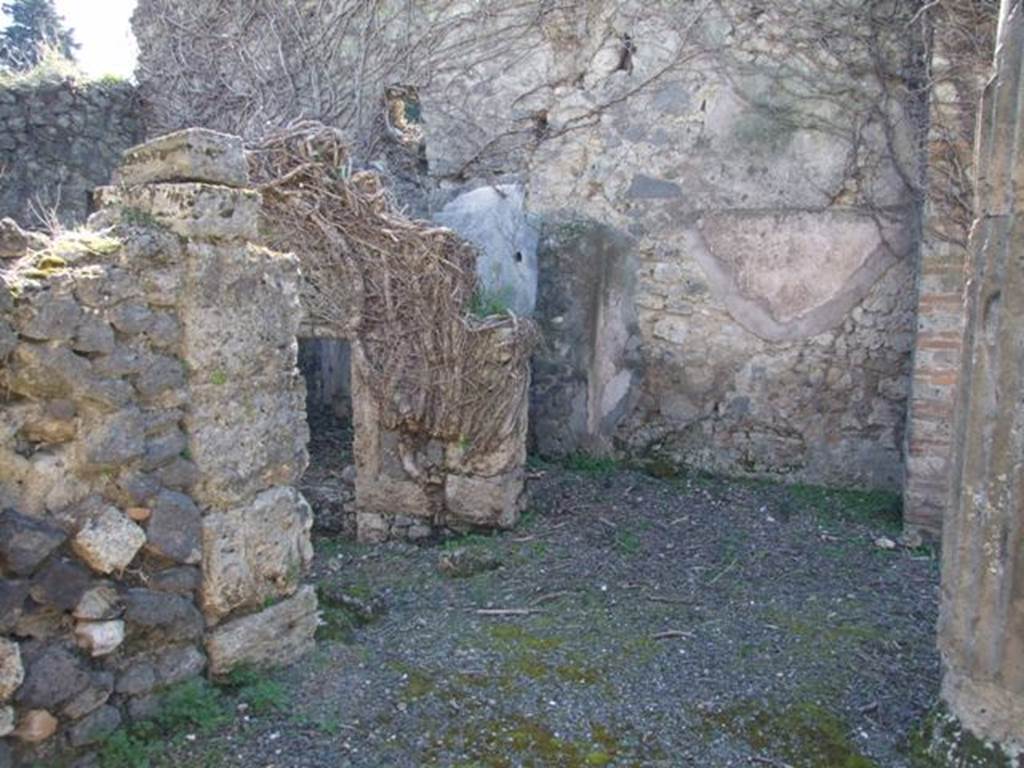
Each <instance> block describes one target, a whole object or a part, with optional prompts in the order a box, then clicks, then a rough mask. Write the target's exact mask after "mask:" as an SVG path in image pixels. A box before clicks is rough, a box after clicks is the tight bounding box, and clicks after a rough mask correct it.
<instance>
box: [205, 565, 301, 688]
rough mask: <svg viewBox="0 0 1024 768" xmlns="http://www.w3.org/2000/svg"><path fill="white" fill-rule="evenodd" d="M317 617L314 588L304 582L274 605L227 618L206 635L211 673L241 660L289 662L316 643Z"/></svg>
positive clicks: (225, 671)
mask: <svg viewBox="0 0 1024 768" xmlns="http://www.w3.org/2000/svg"><path fill="white" fill-rule="evenodd" d="M318 620H319V617H318V611H317V603H316V589H315V588H314V587H312V586H308V585H307V586H305V587H303V588H302V589H300V590H299V591H298V592H297V593H296V594H295V596H294V597H291V598H289V599H287V600H284V601H282V602H280V603H278V604H277V605H273V606H271V607H270V608H267V609H265V610H263V611H260V612H259V613H255V614H253V615H251V616H245V617H243V618H240V619H235V620H234V621H230V622H228V623H226V624H224V625H222V626H220V627H218V628H217V629H215V630H213V632H212V633H210V635H208V637H207V641H206V650H207V653H208V655H209V658H210V673H211V674H213V675H225V674H227V673H228V672H230V671H231V670H232V669H234V668H235V667H237V666H239V665H240V664H253V665H259V666H263V665H273V666H279V665H284V664H290V663H292V662H293V661H295V660H297V659H298V658H300V657H301V656H303V655H305V654H306V653H309V652H310V651H312V650H313V648H314V647H315V641H314V639H313V635H314V634H315V633H316V627H317V622H318Z"/></svg>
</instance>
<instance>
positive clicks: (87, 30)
mask: <svg viewBox="0 0 1024 768" xmlns="http://www.w3.org/2000/svg"><path fill="white" fill-rule="evenodd" d="M135 3H136V0H55V3H54V4H55V5H56V7H57V12H58V13H59V14H60V15H61V16H63V17H64V21H65V22H66V23H67V26H68V27H70V28H71V29H72V30H74V33H75V40H76V41H77V42H78V43H79V44H80V45H81V46H82V47H81V48H80V49H79V50H78V64H79V66H80V67H81V68H82V69H83V70H85V72H86V73H87V74H89V75H92V76H94V77H102V76H103V75H120V76H121V77H126V78H130V77H131V76H132V73H133V72H134V71H135V54H136V47H135V38H134V37H133V36H132V32H131V24H130V23H129V20H130V19H131V16H132V11H133V10H135ZM7 22H8V19H7V17H6V16H5V15H4V14H0V28H3V27H4V26H6V24H7Z"/></svg>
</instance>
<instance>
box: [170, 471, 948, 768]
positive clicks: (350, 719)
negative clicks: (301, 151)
mask: <svg viewBox="0 0 1024 768" xmlns="http://www.w3.org/2000/svg"><path fill="white" fill-rule="evenodd" d="M329 474H330V473H323V472H321V476H320V477H319V482H328V481H329ZM894 512H896V514H897V515H898V511H896V510H895V508H894V500H893V499H891V498H890V497H888V496H885V495H882V494H875V495H862V494H853V493H849V492H829V491H825V490H822V489H814V488H806V487H784V486H777V485H768V484H757V483H748V482H736V481H719V480H713V479H706V478H696V477H690V478H667V479H666V478H662V479H659V478H656V477H653V476H650V475H648V474H644V473H639V472H635V471H628V470H625V469H622V468H618V467H615V466H613V465H609V464H607V463H604V462H598V461H577V462H575V463H572V464H570V465H569V466H558V467H555V466H540V467H534V469H533V471H532V476H531V501H530V506H529V511H528V512H527V514H526V516H525V517H524V519H523V521H522V522H521V524H520V525H519V526H518V527H517V528H516V529H515V530H514V531H510V532H507V533H503V534H500V535H495V536H486V537H485V536H469V537H464V538H462V539H459V540H450V541H447V542H436V543H432V544H429V545H420V546H414V545H408V544H397V543H392V544H385V545H380V546H361V545H357V544H354V543H352V542H350V541H347V540H342V539H339V538H337V537H326V536H322V535H321V536H319V537H318V539H317V541H316V542H315V543H316V551H317V556H316V563H315V568H314V573H313V578H314V579H315V580H316V581H317V582H318V584H319V587H320V592H321V602H322V606H323V610H324V625H323V626H322V628H321V632H320V637H319V643H318V648H317V650H316V652H315V653H314V654H313V655H312V656H310V657H309V658H308V659H306V660H305V661H304V662H302V663H300V664H299V665H297V666H295V667H292V668H290V669H286V670H283V671H281V672H279V673H275V674H274V675H272V677H270V678H268V680H267V681H265V682H264V683H263V684H262V685H263V686H264V688H265V689H266V690H267V691H269V692H270V694H269V695H265V696H264V697H263V698H264V701H263V704H262V706H259V707H255V706H252V707H251V706H250V705H249V699H247V698H246V697H245V696H237V695H236V696H234V697H229V696H227V695H225V700H226V702H227V706H228V708H229V709H230V711H231V714H230V717H229V718H228V719H227V721H226V722H224V723H222V724H220V725H219V726H218V727H217V728H216V729H206V732H205V733H204V732H202V730H199V731H198V732H196V733H188V734H185V735H184V736H183V737H180V738H179V739H177V740H176V741H175V742H174V743H173V744H172V745H171V746H169V747H167V748H166V749H165V750H164V751H163V752H162V753H161V754H162V757H160V756H158V757H157V758H155V759H154V761H153V762H154V763H155V764H157V765H159V764H161V763H162V762H166V763H167V764H173V765H175V766H177V768H185V767H186V766H235V765H238V766H258V767H259V768H271V767H273V768H300V767H303V768H306V767H308V768H314V767H317V768H319V767H321V766H332V767H333V766H353V767H355V766H365V767H366V768H370V767H373V768H379V767H381V766H396V767H397V766H460V767H462V768H469V767H470V766H476V767H479V768H492V767H502V766H509V767H511V766H567V767H569V768H572V767H573V766H605V765H608V766H701V767H705V768H717V767H718V766H756V765H761V766H769V767H771V766H775V768H785V767H786V766H790V767H791V768H804V767H806V768H826V767H827V768H867V767H870V766H879V767H880V768H894V767H899V766H906V765H909V764H910V762H909V758H908V756H907V744H908V737H909V735H910V733H911V732H912V730H913V729H914V727H915V725H916V724H917V723H919V722H920V721H921V720H922V718H923V717H924V716H925V714H926V712H927V710H928V709H929V707H930V706H931V704H932V703H933V702H934V701H935V698H936V695H937V689H938V677H939V669H938V657H937V653H936V651H935V648H934V645H935V622H936V611H937V583H938V564H937V562H936V560H935V558H934V556H933V555H932V554H931V553H929V552H927V551H921V550H907V549H902V548H898V547H897V548H895V549H885V548H882V547H880V546H878V545H877V544H876V543H875V542H876V540H877V539H878V538H879V537H882V536H888V537H890V538H892V539H895V538H896V533H897V532H898V524H897V522H896V521H895V520H894ZM894 526H896V527H895V528H894ZM456 552H457V554H456ZM453 559H454V560H455V561H456V562H457V563H458V564H462V563H469V564H470V565H473V564H475V565H477V566H478V567H480V568H481V570H480V571H479V572H477V573H475V574H473V575H468V576H464V577H461V578H455V577H452V576H451V575H450V574H445V573H442V572H441V569H439V567H438V566H439V562H440V561H441V560H447V561H449V562H450V561H452V560H453Z"/></svg>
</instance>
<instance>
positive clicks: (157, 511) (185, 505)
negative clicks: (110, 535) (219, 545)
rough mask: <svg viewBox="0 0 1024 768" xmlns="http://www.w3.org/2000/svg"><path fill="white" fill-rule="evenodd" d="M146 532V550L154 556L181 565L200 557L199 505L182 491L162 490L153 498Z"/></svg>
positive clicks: (190, 563)
mask: <svg viewBox="0 0 1024 768" xmlns="http://www.w3.org/2000/svg"><path fill="white" fill-rule="evenodd" d="M146 535H147V537H148V540H147V542H146V549H147V551H149V552H152V553H153V554H155V555H159V556H160V557H165V558H167V559H168V560H173V561H174V562H176V563H182V564H185V565H195V564H197V563H199V561H200V560H201V558H202V555H201V543H200V542H201V536H202V529H201V524H200V513H199V508H198V507H197V506H196V505H195V502H193V501H192V499H191V498H189V497H188V496H186V495H185V494H183V493H175V492H174V491H163V492H161V493H160V494H159V495H158V496H157V497H156V499H155V500H154V502H153V505H152V514H151V516H150V518H149V523H148V524H147V526H146Z"/></svg>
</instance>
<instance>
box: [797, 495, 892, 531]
mask: <svg viewBox="0 0 1024 768" xmlns="http://www.w3.org/2000/svg"><path fill="white" fill-rule="evenodd" d="M787 491H788V493H789V496H790V498H791V499H792V500H793V502H794V504H796V505H797V506H798V507H800V508H802V509H804V510H807V511H809V512H812V513H814V514H816V515H818V516H819V517H821V518H822V519H823V520H826V521H830V520H842V521H857V522H862V523H865V524H867V525H871V526H873V527H880V528H884V529H885V530H888V531H892V532H899V531H900V529H901V528H902V525H903V498H902V497H901V496H900V494H898V493H895V492H893V491H860V490H854V489H842V488H826V487H823V486H818V485H790V486H788V487H787Z"/></svg>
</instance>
